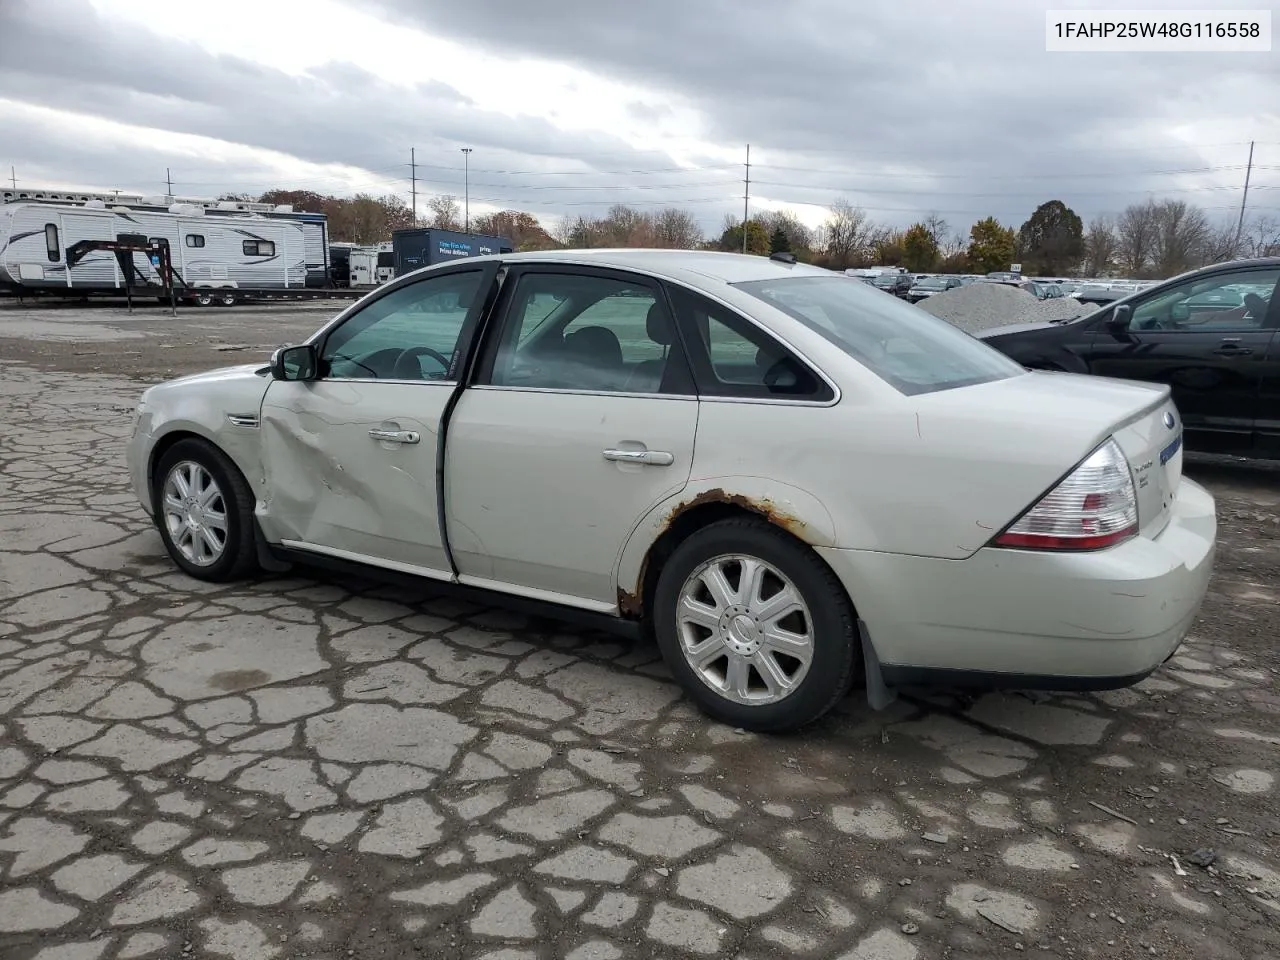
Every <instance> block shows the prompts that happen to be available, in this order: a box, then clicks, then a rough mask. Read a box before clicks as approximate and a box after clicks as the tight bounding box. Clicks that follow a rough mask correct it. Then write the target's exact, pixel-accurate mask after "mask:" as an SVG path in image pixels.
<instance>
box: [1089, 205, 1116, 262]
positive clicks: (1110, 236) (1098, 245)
mask: <svg viewBox="0 0 1280 960" xmlns="http://www.w3.org/2000/svg"><path fill="white" fill-rule="evenodd" d="M1118 247H1119V244H1118V243H1117V241H1116V228H1115V224H1114V223H1113V222H1112V219H1111V217H1110V216H1108V215H1106V214H1099V215H1098V216H1096V217H1094V218H1093V219H1092V220H1090V221H1089V229H1088V230H1086V231H1085V235H1084V272H1085V273H1086V274H1087V275H1088V276H1091V277H1101V276H1103V275H1104V274H1105V273H1106V272H1107V268H1108V267H1109V266H1110V265H1111V259H1112V257H1114V256H1115V255H1116V251H1117V249H1118Z"/></svg>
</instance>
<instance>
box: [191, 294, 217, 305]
mask: <svg viewBox="0 0 1280 960" xmlns="http://www.w3.org/2000/svg"><path fill="white" fill-rule="evenodd" d="M191 299H192V300H193V301H195V304H196V306H198V307H211V306H213V294H212V293H197V294H196V295H195V296H194V297H192V298H191Z"/></svg>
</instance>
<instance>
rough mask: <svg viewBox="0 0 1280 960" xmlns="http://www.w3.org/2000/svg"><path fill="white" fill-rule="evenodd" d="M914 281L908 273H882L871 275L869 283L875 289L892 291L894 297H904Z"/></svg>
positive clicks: (886, 291)
mask: <svg viewBox="0 0 1280 960" xmlns="http://www.w3.org/2000/svg"><path fill="white" fill-rule="evenodd" d="M914 282H915V281H914V280H913V279H912V278H911V274H909V273H882V274H880V276H878V277H872V279H871V283H872V285H873V286H874V287H875V288H876V289H877V290H883V291H884V292H885V293H892V294H893V295H894V296H895V297H904V298H905V297H906V295H907V294H908V293H909V292H910V290H911V285H912V284H913V283H914Z"/></svg>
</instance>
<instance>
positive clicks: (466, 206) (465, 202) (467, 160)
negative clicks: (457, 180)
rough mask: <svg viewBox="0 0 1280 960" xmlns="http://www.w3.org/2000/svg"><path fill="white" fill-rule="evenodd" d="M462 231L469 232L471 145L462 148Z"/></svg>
mask: <svg viewBox="0 0 1280 960" xmlns="http://www.w3.org/2000/svg"><path fill="white" fill-rule="evenodd" d="M462 232H463V233H470V232H471V147H463V148H462Z"/></svg>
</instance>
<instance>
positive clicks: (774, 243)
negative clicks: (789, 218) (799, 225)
mask: <svg viewBox="0 0 1280 960" xmlns="http://www.w3.org/2000/svg"><path fill="white" fill-rule="evenodd" d="M790 249H791V241H790V240H788V239H787V232H786V231H785V230H783V229H782V228H781V227H774V228H773V233H772V234H770V236H769V252H770V253H786V252H787V251H789V250H790Z"/></svg>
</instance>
